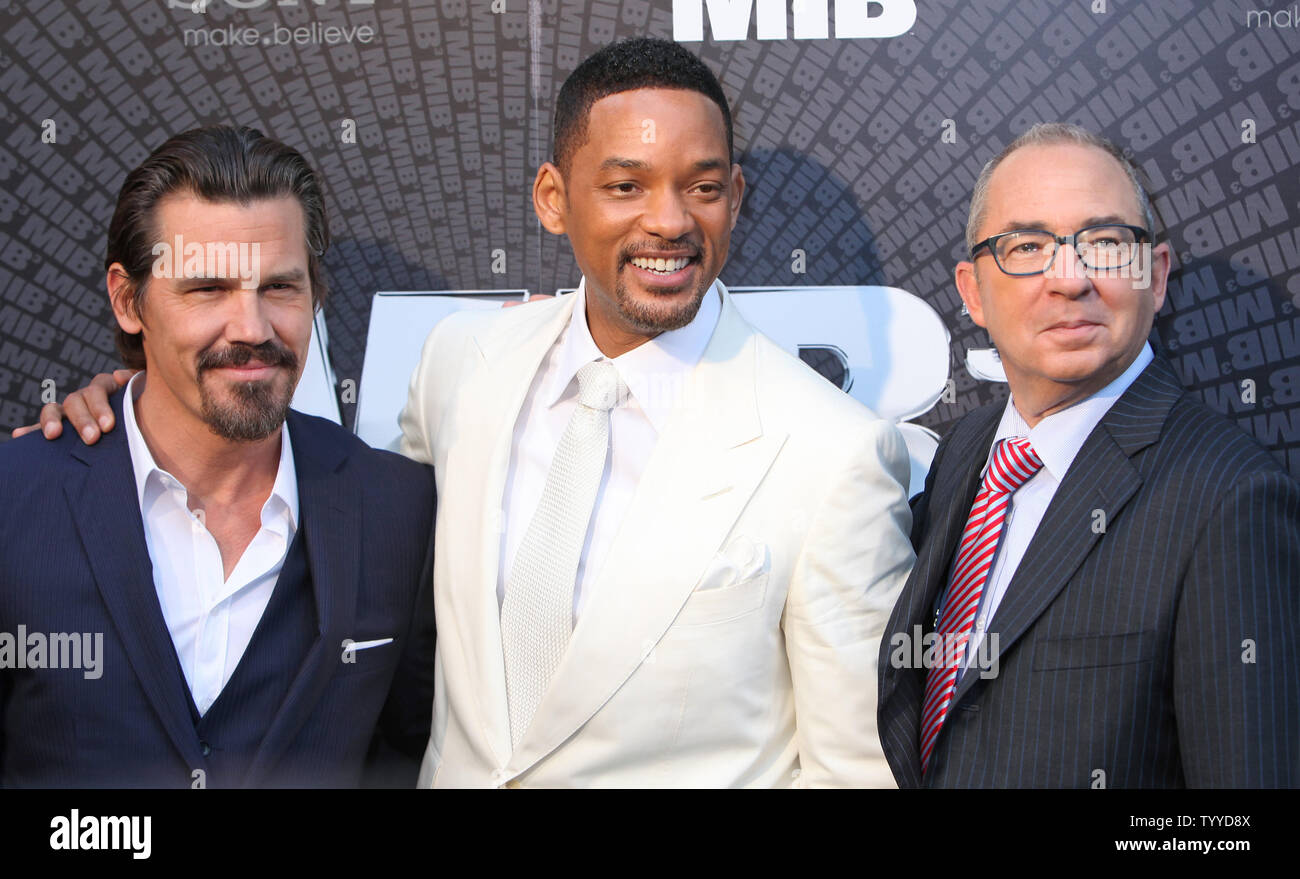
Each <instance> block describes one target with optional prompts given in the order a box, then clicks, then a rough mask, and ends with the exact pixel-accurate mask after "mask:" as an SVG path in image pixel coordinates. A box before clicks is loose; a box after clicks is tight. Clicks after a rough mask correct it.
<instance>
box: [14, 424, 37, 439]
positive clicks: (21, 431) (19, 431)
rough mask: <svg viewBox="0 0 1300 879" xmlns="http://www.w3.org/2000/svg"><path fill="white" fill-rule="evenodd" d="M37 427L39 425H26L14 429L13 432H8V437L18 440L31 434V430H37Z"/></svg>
mask: <svg viewBox="0 0 1300 879" xmlns="http://www.w3.org/2000/svg"><path fill="white" fill-rule="evenodd" d="M39 427H40V425H39V424H27V425H24V426H23V427H15V428H14V429H13V430H11V431H9V436H11V437H13V438H14V439H18V437H20V436H26V435H27V434H29V433H31V432H32V431H33V430H36V429H38V428H39Z"/></svg>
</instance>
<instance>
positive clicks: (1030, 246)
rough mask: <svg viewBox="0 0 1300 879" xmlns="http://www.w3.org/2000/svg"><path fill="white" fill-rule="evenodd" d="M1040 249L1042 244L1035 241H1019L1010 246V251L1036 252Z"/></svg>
mask: <svg viewBox="0 0 1300 879" xmlns="http://www.w3.org/2000/svg"><path fill="white" fill-rule="evenodd" d="M1041 249H1042V244H1041V243H1040V242H1037V241H1021V242H1020V243H1019V244H1016V245H1014V246H1012V248H1011V252H1012V253H1026V254H1028V253H1037V252H1038V251H1039V250H1041Z"/></svg>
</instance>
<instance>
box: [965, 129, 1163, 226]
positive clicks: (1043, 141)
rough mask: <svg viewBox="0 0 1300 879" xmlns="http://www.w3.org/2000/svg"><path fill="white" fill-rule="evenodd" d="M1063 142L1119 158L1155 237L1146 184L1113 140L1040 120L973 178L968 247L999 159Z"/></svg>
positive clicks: (980, 220)
mask: <svg viewBox="0 0 1300 879" xmlns="http://www.w3.org/2000/svg"><path fill="white" fill-rule="evenodd" d="M1062 143H1071V144H1077V145H1079V146H1090V147H1096V148H1097V149H1099V150H1101V151H1103V152H1104V153H1106V154H1107V155H1109V156H1111V157H1112V158H1113V159H1115V161H1117V162H1119V164H1120V166H1121V167H1122V168H1123V169H1124V173H1126V174H1127V175H1128V179H1129V183H1131V184H1133V192H1134V194H1135V195H1136V196H1137V203H1138V209H1139V210H1141V212H1142V222H1143V225H1145V226H1146V228H1147V231H1148V232H1150V233H1151V237H1152V238H1153V239H1154V238H1155V234H1156V225H1155V210H1154V208H1153V207H1152V205H1151V197H1150V196H1149V195H1147V190H1146V187H1145V186H1143V185H1142V179H1141V172H1139V171H1138V168H1137V165H1135V164H1133V161H1132V160H1131V159H1129V157H1128V156H1126V155H1124V153H1123V152H1122V151H1121V150H1120V148H1119V147H1117V146H1115V144H1114V143H1112V142H1111V141H1109V140H1107V139H1106V138H1104V137H1102V136H1101V135H1099V134H1093V133H1092V132H1091V131H1089V130H1088V129H1086V128H1083V127H1081V126H1078V125H1075V124H1073V123H1070V122H1040V123H1038V124H1037V125H1035V126H1033V127H1032V128H1030V129H1029V130H1028V131H1026V132H1025V133H1024V134H1022V135H1020V136H1019V137H1017V138H1016V139H1015V140H1013V141H1011V143H1009V144H1007V145H1006V147H1005V148H1003V150H1002V152H1000V153H998V154H997V155H996V156H994V157H993V158H991V159H989V162H988V164H987V165H985V166H984V170H983V171H980V176H979V177H978V178H977V179H976V181H975V189H974V191H972V192H971V198H970V214H969V215H968V217H967V219H966V249H967V250H968V251H969V250H970V249H971V248H972V247H974V246H975V245H976V243H978V241H979V239H978V238H977V237H976V236H977V235H978V234H979V228H980V224H981V223H983V222H984V217H985V215H986V214H987V213H988V198H989V180H990V179H991V178H992V177H993V172H994V171H995V170H996V169H997V167H998V165H1000V164H1002V160H1003V159H1005V158H1006V157H1007V156H1009V155H1011V154H1012V153H1014V152H1015V151H1016V150H1018V149H1020V148H1021V147H1027V146H1052V145H1055V144H1062Z"/></svg>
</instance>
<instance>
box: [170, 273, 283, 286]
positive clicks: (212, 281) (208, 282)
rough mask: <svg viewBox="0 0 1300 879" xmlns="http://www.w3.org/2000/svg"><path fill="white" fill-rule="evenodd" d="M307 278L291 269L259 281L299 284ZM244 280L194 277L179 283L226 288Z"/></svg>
mask: <svg viewBox="0 0 1300 879" xmlns="http://www.w3.org/2000/svg"><path fill="white" fill-rule="evenodd" d="M306 277H307V275H306V273H305V272H304V271H303V270H302V269H290V270H289V271H285V272H279V273H277V274H274V275H266V276H264V277H261V278H260V279H259V280H260V281H261V283H262V284H297V283H301V282H302V281H303V280H305V279H306ZM242 280H243V278H241V277H240V276H239V275H229V276H227V277H224V278H215V277H212V278H210V277H207V276H202V277H193V278H178V279H177V282H178V283H180V284H183V285H185V286H187V287H189V286H195V287H206V286H213V285H216V286H225V285H227V284H237V283H239V282H241V281H242Z"/></svg>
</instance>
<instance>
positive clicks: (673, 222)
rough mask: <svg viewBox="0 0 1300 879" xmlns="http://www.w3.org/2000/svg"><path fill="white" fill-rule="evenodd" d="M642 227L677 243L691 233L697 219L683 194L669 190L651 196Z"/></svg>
mask: <svg viewBox="0 0 1300 879" xmlns="http://www.w3.org/2000/svg"><path fill="white" fill-rule="evenodd" d="M641 225H642V226H643V227H644V228H645V230H646V232H648V233H650V234H651V235H655V236H657V237H659V238H664V239H667V240H668V241H675V240H677V239H678V238H681V237H682V236H683V235H685V234H686V233H687V232H689V231H691V229H692V228H693V227H694V225H695V219H694V218H693V217H692V216H691V212H690V210H689V209H688V207H687V205H686V200H685V199H684V198H682V195H681V193H679V192H677V191H676V190H675V189H667V190H661V191H659V192H657V193H652V194H651V195H650V197H649V199H648V200H647V203H646V212H645V215H644V216H643V217H642V220H641Z"/></svg>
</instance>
